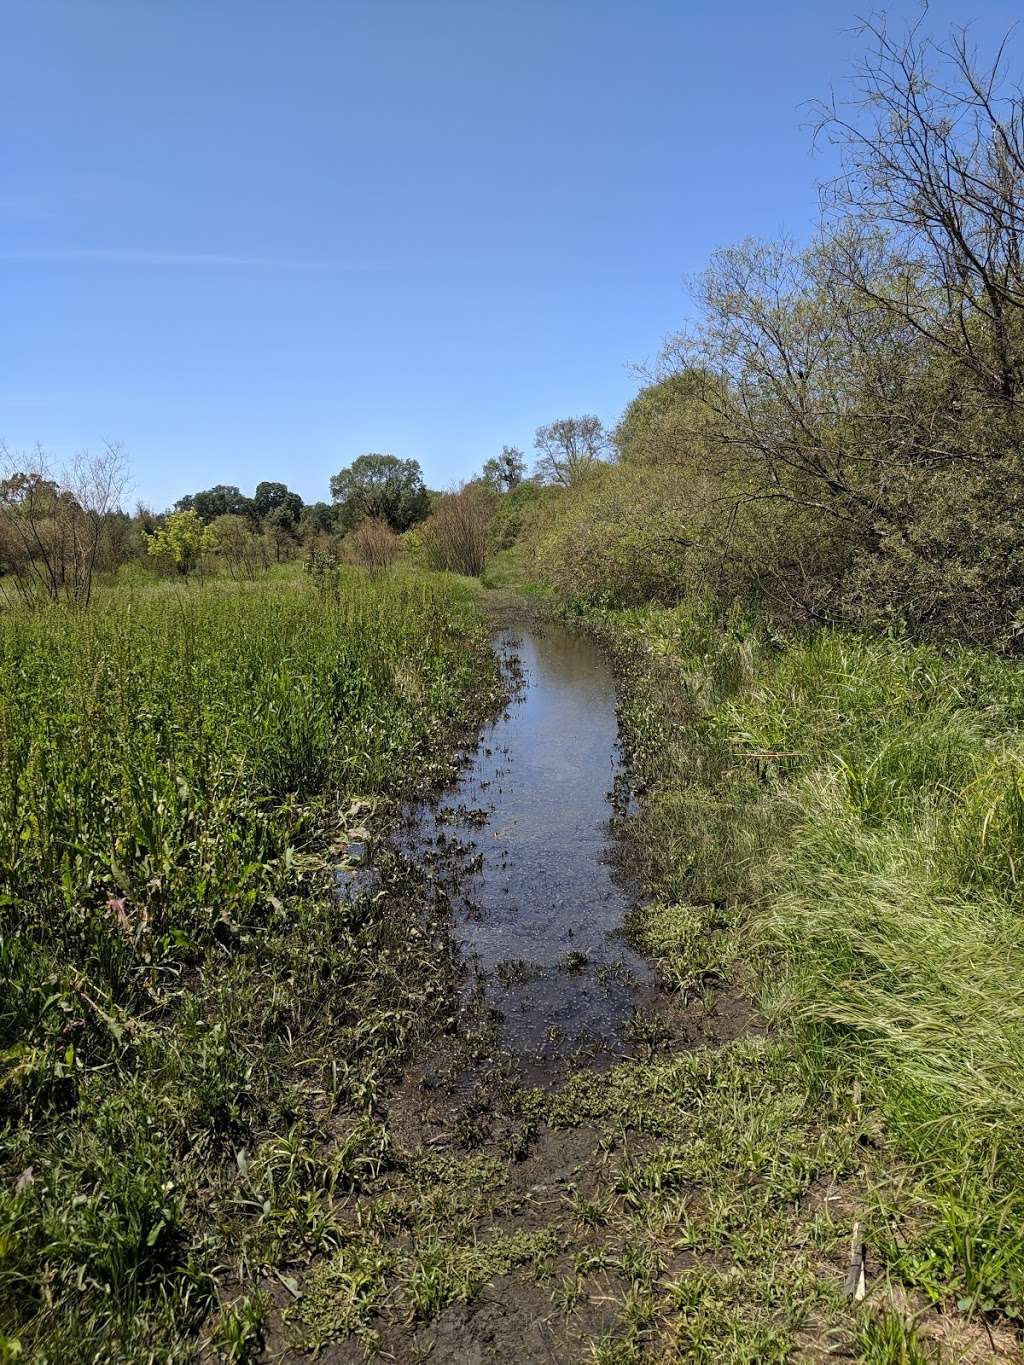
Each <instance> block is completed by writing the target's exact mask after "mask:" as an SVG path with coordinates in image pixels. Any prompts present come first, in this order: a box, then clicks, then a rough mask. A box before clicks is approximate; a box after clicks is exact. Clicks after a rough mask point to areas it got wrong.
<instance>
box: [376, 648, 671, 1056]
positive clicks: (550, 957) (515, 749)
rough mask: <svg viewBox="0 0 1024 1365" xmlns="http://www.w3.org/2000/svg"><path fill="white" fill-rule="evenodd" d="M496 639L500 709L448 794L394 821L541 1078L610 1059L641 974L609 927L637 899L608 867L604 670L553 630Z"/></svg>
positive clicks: (619, 779) (618, 791)
mask: <svg viewBox="0 0 1024 1365" xmlns="http://www.w3.org/2000/svg"><path fill="white" fill-rule="evenodd" d="M495 644H496V647H497V648H498V650H499V652H500V654H501V656H502V659H503V663H504V666H505V669H506V671H507V673H508V674H509V677H510V681H511V682H512V693H513V695H512V700H511V701H510V703H509V706H508V708H507V710H506V711H505V712H504V714H503V715H502V716H501V717H499V719H498V720H497V721H496V722H494V723H493V724H492V725H490V726H489V727H488V728H487V729H486V730H485V732H484V734H483V736H482V738H481V742H480V744H479V746H478V747H477V749H476V750H475V752H474V753H473V754H472V756H471V757H470V759H469V761H468V762H467V765H466V767H465V768H464V769H463V771H462V774H461V776H460V779H459V781H458V783H457V784H456V786H455V787H454V788H453V789H451V790H449V791H448V792H446V793H445V794H444V795H443V796H442V797H441V799H440V800H439V801H437V802H435V803H425V804H423V805H420V806H418V807H416V808H413V809H411V810H409V811H408V812H407V819H406V822H405V827H404V831H403V834H402V838H401V846H402V851H403V852H404V853H405V854H406V855H407V856H408V857H410V858H411V859H413V860H414V861H415V862H416V863H417V864H418V865H419V866H420V867H422V868H424V869H425V870H426V871H427V873H428V875H429V876H430V877H431V878H432V879H433V880H434V884H435V885H436V887H437V889H438V891H439V892H440V893H441V894H443V895H445V896H447V897H448V900H449V903H450V905H451V907H452V910H453V928H454V931H455V933H456V936H457V938H458V939H459V941H460V944H461V947H462V949H463V952H464V955H465V957H466V960H467V962H468V964H469V965H470V966H471V967H473V968H475V969H476V971H477V972H478V973H479V974H482V976H483V978H484V981H485V991H486V995H487V998H488V1000H489V1002H490V1003H491V1004H492V1005H493V1006H494V1008H496V1009H497V1010H498V1011H499V1012H500V1013H501V1015H502V1017H503V1028H502V1035H503V1037H502V1041H503V1043H504V1044H505V1046H506V1047H508V1048H510V1049H511V1050H512V1051H514V1052H516V1053H518V1054H520V1056H522V1057H523V1058H525V1059H527V1061H528V1064H529V1065H530V1066H531V1067H533V1068H540V1069H542V1070H543V1069H545V1068H546V1067H550V1066H552V1065H554V1064H555V1063H556V1062H557V1061H559V1060H560V1059H562V1058H565V1057H568V1056H570V1055H578V1054H579V1052H580V1050H581V1049H589V1050H591V1051H595V1050H596V1051H601V1050H604V1051H609V1050H614V1048H615V1045H616V1040H617V1038H618V1036H619V1031H620V1028H621V1025H622V1024H623V1022H624V1021H625V1019H626V1018H628V1016H629V1015H630V1013H631V1012H632V1010H633V1008H634V1006H635V1004H636V998H637V989H638V987H640V986H641V985H644V984H646V983H648V982H649V981H650V979H651V974H650V969H649V967H648V966H647V965H646V963H645V962H644V961H643V960H642V959H641V958H640V957H638V956H637V955H636V954H635V953H634V952H632V951H631V950H630V948H629V947H628V945H627V944H626V942H625V941H624V939H623V938H622V932H621V931H622V927H623V921H624V919H625V916H626V914H627V913H628V911H629V909H630V908H631V906H632V904H633V901H634V894H635V893H634V891H633V889H632V888H631V887H630V886H629V885H628V884H627V882H626V881H625V879H624V878H623V877H622V875H621V873H619V872H618V871H617V870H616V868H615V865H614V864H615V860H616V855H617V853H618V851H619V850H618V847H617V835H616V832H615V828H614V819H613V817H614V815H615V808H614V799H615V797H616V796H618V797H619V798H620V800H621V798H622V796H623V792H624V781H623V776H622V768H621V763H620V757H619V751H618V746H617V734H618V731H617V722H616V712H615V688H614V681H613V678H612V675H611V672H610V669H609V667H608V665H607V663H606V662H605V660H604V658H603V656H602V655H601V653H600V651H599V650H598V649H597V648H596V647H595V646H594V645H592V644H590V643H589V642H588V641H586V640H582V639H580V638H578V637H576V636H574V635H571V634H569V633H568V632H567V631H565V630H562V629H560V628H558V627H555V626H548V625H545V626H543V627H536V628H534V627H530V628H516V629H514V630H503V631H500V632H498V633H497V635H496V637H495Z"/></svg>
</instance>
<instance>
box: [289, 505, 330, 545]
mask: <svg viewBox="0 0 1024 1365" xmlns="http://www.w3.org/2000/svg"><path fill="white" fill-rule="evenodd" d="M337 524H338V509H337V507H335V506H334V505H333V504H332V503H329V502H311V503H308V504H307V505H306V506H305V507H303V509H302V515H301V516H300V517H299V527H298V531H299V535H300V536H301V537H302V539H303V540H308V539H310V537H311V536H329V535H331V534H332V533H333V532H334V531H335V529H336V528H337Z"/></svg>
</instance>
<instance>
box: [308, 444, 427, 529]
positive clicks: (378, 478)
mask: <svg viewBox="0 0 1024 1365" xmlns="http://www.w3.org/2000/svg"><path fill="white" fill-rule="evenodd" d="M331 497H332V498H333V499H334V501H335V503H336V504H337V506H338V520H339V524H340V526H341V527H342V529H348V528H350V527H352V526H355V525H357V523H358V522H360V521H362V520H363V518H364V517H382V518H383V519H384V520H385V521H386V522H387V523H388V525H389V526H390V527H391V529H392V530H393V531H398V532H402V531H407V530H408V529H409V527H410V526H412V525H414V524H415V523H416V522H417V521H421V520H422V519H423V518H424V517H425V516H426V515H427V513H428V512H429V510H430V501H429V498H428V496H427V490H426V488H425V486H424V483H423V471H422V470H421V469H420V466H419V463H418V461H416V460H400V459H398V457H397V456H395V455H378V454H367V455H360V456H359V458H358V459H357V460H353V462H352V463H351V464H350V465H348V466H347V467H346V468H345V469H342V470H340V471H339V472H338V473H337V474H333V475H332V476H331Z"/></svg>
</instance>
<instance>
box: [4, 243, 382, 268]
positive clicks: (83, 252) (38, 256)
mask: <svg viewBox="0 0 1024 1365" xmlns="http://www.w3.org/2000/svg"><path fill="white" fill-rule="evenodd" d="M0 260H3V261H55V262H60V261H68V262H71V263H75V262H83V263H86V264H88V263H89V262H95V263H97V264H102V265H106V264H109V265H170V266H228V267H237V266H249V267H255V268H259V269H269V270H373V269H374V267H373V266H365V265H335V264H334V263H333V262H328V261H297V260H287V259H283V258H281V257H277V256H231V255H223V254H221V253H219V252H213V251H146V250H141V249H136V248H132V247H93V246H83V247H79V246H67V247H65V246H39V247H35V246H27V247H9V248H5V247H0Z"/></svg>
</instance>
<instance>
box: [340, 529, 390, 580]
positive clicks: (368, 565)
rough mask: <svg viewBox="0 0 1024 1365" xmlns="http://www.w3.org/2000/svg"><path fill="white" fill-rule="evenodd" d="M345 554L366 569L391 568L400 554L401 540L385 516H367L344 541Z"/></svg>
mask: <svg viewBox="0 0 1024 1365" xmlns="http://www.w3.org/2000/svg"><path fill="white" fill-rule="evenodd" d="M343 544H344V549H345V555H346V557H347V558H348V559H349V560H350V561H351V563H353V564H361V565H362V566H363V568H364V569H389V568H390V567H391V565H392V564H393V563H394V561H395V556H396V555H397V554H398V550H399V545H400V541H399V538H398V536H396V535H395V533H394V531H392V529H391V527H390V526H389V525H388V523H387V522H386V521H385V520H384V518H383V517H367V518H366V520H365V521H361V522H360V523H359V525H358V526H357V527H356V528H355V530H354V531H350V532H349V533H348V535H347V536H346V537H345V540H344V542H343Z"/></svg>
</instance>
